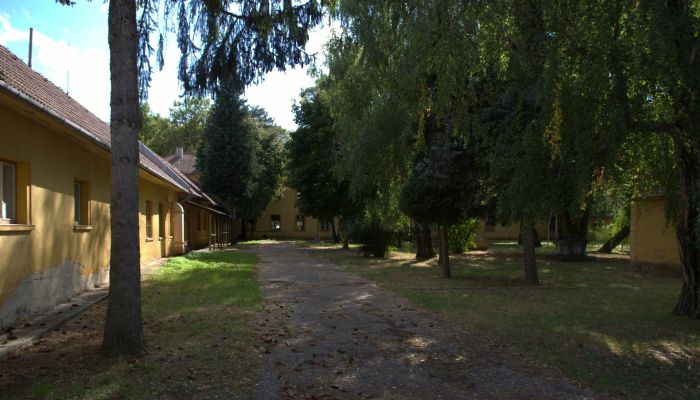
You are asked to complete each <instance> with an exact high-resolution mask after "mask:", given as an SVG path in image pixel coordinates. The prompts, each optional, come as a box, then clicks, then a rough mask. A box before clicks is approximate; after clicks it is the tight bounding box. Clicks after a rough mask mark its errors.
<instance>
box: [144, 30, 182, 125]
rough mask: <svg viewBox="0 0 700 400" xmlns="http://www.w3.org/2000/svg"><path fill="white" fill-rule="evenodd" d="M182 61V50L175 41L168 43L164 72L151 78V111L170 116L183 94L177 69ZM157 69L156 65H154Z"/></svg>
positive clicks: (156, 72) (154, 74)
mask: <svg viewBox="0 0 700 400" xmlns="http://www.w3.org/2000/svg"><path fill="white" fill-rule="evenodd" d="M179 61H180V50H179V49H178V48H177V44H176V43H175V40H170V41H167V42H166V46H165V65H164V66H163V70H162V71H157V70H156V71H155V72H154V73H153V75H152V76H151V78H152V79H151V87H150V88H149V90H148V104H149V105H150V106H151V109H152V110H153V111H155V112H157V113H158V114H160V115H162V116H166V117H167V116H168V115H169V114H170V106H172V105H173V102H174V101H175V100H177V99H178V97H179V96H180V94H181V90H180V82H179V81H178V78H177V67H178V63H179ZM154 67H156V65H154Z"/></svg>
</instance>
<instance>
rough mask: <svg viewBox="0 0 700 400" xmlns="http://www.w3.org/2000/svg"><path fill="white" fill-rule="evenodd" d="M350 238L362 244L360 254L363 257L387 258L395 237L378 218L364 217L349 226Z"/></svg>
mask: <svg viewBox="0 0 700 400" xmlns="http://www.w3.org/2000/svg"><path fill="white" fill-rule="evenodd" d="M348 237H349V238H350V240H352V241H353V242H356V243H359V244H360V252H361V253H362V255H363V256H365V257H378V258H383V257H384V256H386V253H387V250H388V249H389V245H390V244H391V240H392V237H393V235H392V232H391V231H390V230H388V229H386V228H385V227H384V226H383V225H382V223H381V221H379V219H378V218H376V217H364V218H362V219H358V220H355V221H352V223H350V224H349V226H348Z"/></svg>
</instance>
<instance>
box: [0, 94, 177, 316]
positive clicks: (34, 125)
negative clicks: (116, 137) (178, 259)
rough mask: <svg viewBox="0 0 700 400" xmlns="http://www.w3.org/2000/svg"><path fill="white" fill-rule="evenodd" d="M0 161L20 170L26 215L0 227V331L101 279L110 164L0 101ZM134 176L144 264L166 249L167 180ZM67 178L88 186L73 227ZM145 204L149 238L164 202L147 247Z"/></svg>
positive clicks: (105, 156)
mask: <svg viewBox="0 0 700 400" xmlns="http://www.w3.org/2000/svg"><path fill="white" fill-rule="evenodd" d="M0 159H2V160H5V161H10V162H13V163H17V164H18V165H22V166H23V167H24V168H25V169H26V170H27V174H26V178H27V181H28V185H27V187H26V189H27V190H26V193H27V196H26V197H27V200H26V204H27V205H28V209H27V216H26V218H24V219H23V220H22V221H17V222H22V223H24V224H26V225H25V226H19V225H18V224H17V225H0V328H2V327H4V326H7V325H9V324H11V323H12V322H13V321H14V320H17V319H22V318H24V317H27V316H29V315H31V314H32V313H36V312H41V311H44V310H47V309H50V308H51V307H52V306H53V305H55V304H56V303H58V302H59V301H62V300H65V299H66V298H68V297H70V296H72V295H74V294H75V293H76V292H80V291H83V290H86V289H90V288H92V287H94V286H95V285H97V284H102V283H105V282H106V279H107V275H108V268H109V250H110V242H109V239H110V226H109V223H110V218H109V201H110V161H109V153H108V152H107V151H106V150H103V149H100V148H98V147H97V146H95V145H93V144H90V143H89V142H87V141H85V140H83V139H81V138H79V137H75V136H74V135H73V134H72V133H70V132H69V131H67V128H66V127H64V126H62V125H59V124H58V123H56V122H54V121H52V120H50V119H48V118H47V117H46V116H45V115H44V114H41V113H36V112H31V110H29V111H28V110H27V109H26V108H23V107H21V106H17V104H15V103H13V101H12V100H11V99H9V100H8V99H7V98H5V97H1V96H0ZM140 175H141V179H140V210H141V215H140V219H141V220H140V225H141V260H142V261H148V260H150V259H153V258H160V257H161V255H168V254H171V252H172V240H170V218H169V217H168V213H169V212H170V201H172V200H174V197H175V193H174V188H172V187H170V186H168V184H167V183H165V182H163V181H159V180H157V179H155V178H153V177H150V175H149V174H147V173H145V172H144V171H141V172H140ZM75 181H82V182H86V183H87V184H88V185H89V200H88V201H89V203H88V206H87V207H88V213H89V223H88V225H87V226H85V227H81V228H79V229H78V228H76V227H75V226H74V220H73V206H74V203H73V202H74V195H73V191H74V189H73V184H74V182H75ZM18 183H19V182H18ZM20 186H21V185H20ZM20 190H22V189H21V188H20ZM18 197H21V196H18ZM146 199H150V200H152V201H153V205H154V218H153V226H154V233H155V234H156V235H157V227H158V218H157V210H158V203H159V202H160V203H163V204H164V209H165V210H166V219H165V223H166V233H167V236H166V238H165V241H164V242H161V241H158V238H157V237H156V238H154V239H155V240H154V241H153V242H146V240H145V215H144V214H143V213H144V211H145V200H146ZM18 200H20V199H19V198H18ZM18 208H19V207H18ZM19 219H20V218H18V220H19ZM163 243H164V244H165V246H164V248H163V250H162V251H161V245H162V244H163Z"/></svg>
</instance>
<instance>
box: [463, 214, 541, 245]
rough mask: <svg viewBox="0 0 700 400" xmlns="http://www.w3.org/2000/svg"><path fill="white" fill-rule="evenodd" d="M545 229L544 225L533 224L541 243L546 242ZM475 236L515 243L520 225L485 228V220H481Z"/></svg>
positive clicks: (498, 225)
mask: <svg viewBox="0 0 700 400" xmlns="http://www.w3.org/2000/svg"><path fill="white" fill-rule="evenodd" d="M547 228H548V226H547V224H546V223H538V224H535V230H536V231H537V235H539V237H540V240H542V241H545V240H547ZM476 234H477V237H478V238H479V239H483V240H508V241H517V240H518V237H519V236H520V224H519V223H517V222H516V223H513V224H510V225H501V224H496V225H495V226H493V225H492V226H487V225H486V219H485V218H481V219H480V220H479V227H478V228H477V231H476ZM550 235H551V236H552V237H553V236H554V232H551V234H550Z"/></svg>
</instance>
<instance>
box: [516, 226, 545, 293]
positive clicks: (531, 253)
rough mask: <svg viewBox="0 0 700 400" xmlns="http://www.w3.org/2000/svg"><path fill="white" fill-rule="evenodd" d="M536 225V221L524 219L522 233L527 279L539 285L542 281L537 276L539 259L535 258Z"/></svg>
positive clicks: (528, 281) (521, 227)
mask: <svg viewBox="0 0 700 400" xmlns="http://www.w3.org/2000/svg"><path fill="white" fill-rule="evenodd" d="M534 227H535V224H534V222H532V221H526V220H523V221H522V222H521V224H520V235H521V237H522V239H523V262H524V266H525V281H526V282H527V283H532V284H535V285H537V284H539V283H540V279H539V278H538V276H537V260H536V259H535V235H534V231H535V229H534Z"/></svg>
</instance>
